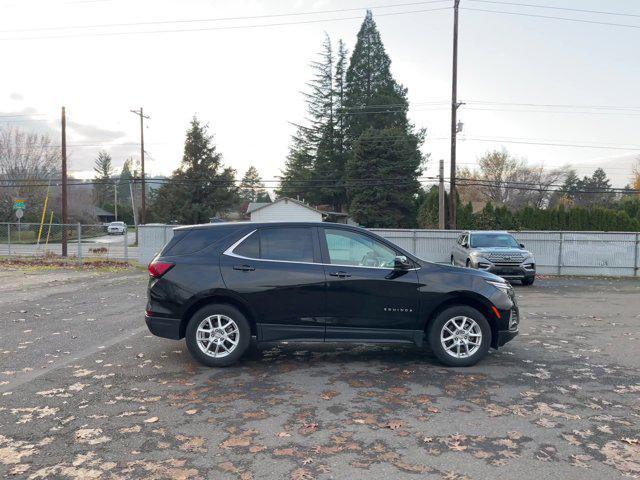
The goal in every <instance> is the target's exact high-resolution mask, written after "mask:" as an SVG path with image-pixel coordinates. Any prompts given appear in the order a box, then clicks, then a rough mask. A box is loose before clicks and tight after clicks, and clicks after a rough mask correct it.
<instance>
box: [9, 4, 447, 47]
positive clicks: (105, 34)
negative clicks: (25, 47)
mask: <svg viewBox="0 0 640 480" xmlns="http://www.w3.org/2000/svg"><path fill="white" fill-rule="evenodd" d="M450 9H451V7H440V8H428V9H421V10H406V11H401V12H387V13H378V14H377V16H378V17H388V16H394V15H407V14H415V13H425V12H436V11H444V10H450ZM361 19H362V17H361V16H357V17H355V16H354V17H340V18H326V19H318V20H301V21H296V22H279V23H261V24H250V25H226V26H220V27H200V28H185V29H179V30H176V29H165V30H137V31H136V30H134V31H126V32H94V33H91V32H89V33H79V34H63V35H46V36H31V37H2V38H0V41H6V40H46V39H58V38H81V37H110V36H120V35H147V34H158V33H184V32H205V31H214V30H238V29H245V28H264V27H283V26H288V25H307V24H314V23H324V22H335V21H343V20H361Z"/></svg>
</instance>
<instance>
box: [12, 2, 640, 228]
mask: <svg viewBox="0 0 640 480" xmlns="http://www.w3.org/2000/svg"><path fill="white" fill-rule="evenodd" d="M311 68H312V72H313V76H312V78H311V80H310V81H309V83H308V84H307V90H306V92H305V93H304V101H305V103H306V107H307V108H306V111H307V115H306V117H305V118H304V119H303V120H302V121H300V122H298V123H295V124H294V127H295V134H294V135H293V136H292V138H291V142H290V147H289V153H288V155H287V158H286V161H285V163H284V168H283V170H282V175H281V178H280V184H279V186H278V187H277V188H276V190H275V194H276V195H278V196H288V197H293V198H299V199H301V200H304V201H306V202H307V203H308V204H310V205H312V206H322V208H323V209H325V210H333V211H337V212H346V213H348V214H349V216H350V217H351V218H353V219H354V220H355V221H356V222H358V223H360V224H361V225H363V226H365V227H389V228H415V227H421V228H436V227H437V219H438V210H437V208H438V194H437V189H434V188H429V187H428V186H424V185H422V184H421V182H420V177H421V175H422V171H423V167H424V165H425V162H426V160H428V155H423V154H422V153H421V151H420V147H421V145H422V144H423V142H424V141H425V138H426V132H425V131H424V130H422V129H418V128H416V127H415V126H414V125H412V124H411V122H410V121H409V119H408V116H407V112H408V109H409V100H408V94H407V89H406V88H405V87H403V86H402V85H401V84H400V83H399V82H398V81H396V79H395V78H394V77H393V75H392V73H391V59H390V57H389V55H388V53H387V52H386V50H385V47H384V44H383V42H382V38H381V35H380V32H379V30H378V28H377V26H376V23H375V22H374V20H373V16H372V14H371V12H367V14H366V16H365V18H364V21H363V22H362V25H361V27H360V29H359V31H358V34H357V37H356V42H355V45H354V48H353V51H352V52H351V53H350V52H349V51H348V50H347V47H346V44H345V42H343V41H342V40H339V41H338V42H337V44H335V45H334V43H333V42H332V40H331V39H330V38H329V36H328V35H327V36H326V37H325V39H324V42H323V43H322V46H321V51H320V53H319V55H318V57H317V59H316V60H315V61H313V62H312V63H311ZM50 146H51V140H50V139H49V138H48V137H47V136H39V135H34V134H26V133H24V132H21V131H20V130H19V129H4V130H2V132H1V134H0V186H4V187H6V188H2V189H1V190H0V192H1V193H0V214H1V215H2V217H3V218H5V219H6V220H12V219H13V218H12V212H11V203H12V201H13V198H15V197H16V196H28V201H27V202H28V204H29V208H28V210H27V214H28V216H27V217H25V219H31V220H36V221H37V219H38V216H39V214H40V212H41V209H42V203H43V199H44V196H45V192H46V189H45V188H43V187H42V186H41V183H42V181H43V180H44V181H46V179H47V178H52V177H57V176H59V167H58V166H59V164H60V163H59V162H60V156H59V152H58V151H57V150H56V149H51V148H49V147H50ZM140 175H141V172H140V166H139V164H137V162H136V161H134V160H133V159H132V158H129V159H127V160H126V161H125V162H124V164H123V166H122V168H121V170H120V171H119V172H118V171H116V169H115V168H114V166H113V159H112V158H111V156H110V154H109V153H108V152H106V151H102V152H99V153H98V155H97V157H96V160H95V166H94V178H93V179H92V181H91V182H90V184H87V187H88V188H87V189H83V188H81V186H74V187H72V188H70V201H69V205H70V221H84V222H90V221H92V220H91V219H90V215H89V213H88V211H85V210H86V209H85V210H83V209H82V208H81V206H84V205H97V206H99V207H102V208H104V209H105V210H108V211H110V212H114V210H115V207H116V205H114V203H115V195H114V193H115V192H114V190H117V208H118V214H119V215H118V216H119V219H120V220H123V221H125V222H127V223H129V224H133V222H134V219H133V208H132V204H135V206H136V209H138V210H139V208H140V204H141V201H140V200H141V199H140V196H141V184H140V181H139V178H140ZM236 176H237V172H236V171H235V170H234V169H233V168H231V167H230V166H228V165H225V163H224V161H223V158H222V155H221V153H220V152H219V151H218V149H217V148H216V145H215V142H214V138H213V135H212V134H211V133H210V132H209V128H208V125H207V124H206V123H203V122H202V121H200V119H198V118H197V117H195V116H194V117H193V119H192V120H191V122H190V124H189V126H188V128H187V130H186V138H185V143H184V151H183V155H182V160H181V163H180V165H179V167H178V168H177V169H176V170H174V171H173V172H172V174H171V175H170V176H169V177H167V178H163V179H148V180H147V182H146V185H147V191H146V192H145V193H146V195H147V199H148V200H147V222H164V223H181V224H190V223H202V222H208V221H210V220H211V219H212V218H215V217H222V218H225V219H231V220H233V219H239V218H241V217H242V212H244V211H245V210H246V207H247V204H248V203H249V202H268V201H271V198H270V196H269V194H268V192H267V190H266V188H265V185H264V183H263V182H262V180H261V178H260V174H259V173H258V170H257V169H256V168H255V166H251V167H250V168H249V169H248V170H247V171H246V172H245V173H244V176H243V177H242V179H241V180H240V181H238V180H237V179H236ZM457 176H458V190H457V202H458V205H459V213H458V219H459V220H458V224H459V225H458V226H459V227H460V228H509V229H518V228H526V229H556V228H557V229H562V228H569V229H574V230H584V229H593V230H625V229H631V230H638V229H639V228H638V222H640V217H639V213H638V208H637V201H638V198H640V197H638V195H635V198H634V195H632V194H631V193H632V192H631V191H628V192H624V191H621V190H620V189H614V188H612V187H611V184H610V181H609V179H608V178H607V176H606V174H605V172H604V171H603V170H602V169H596V170H595V171H594V172H593V174H592V175H587V176H584V177H582V178H581V177H579V176H578V175H577V173H576V172H575V171H574V170H572V169H570V168H567V167H562V168H555V169H547V168H543V166H541V165H540V166H530V165H528V164H527V162H526V161H524V160H523V159H520V158H517V157H514V156H513V155H511V154H510V153H509V152H507V151H506V150H499V151H490V152H487V153H486V154H485V155H483V156H482V157H481V158H480V159H479V162H478V167H477V168H476V169H460V170H459V171H458V175H457ZM18 181H20V182H21V183H20V184H19V185H18V184H17V183H16V182H18ZM37 183H40V186H37ZM631 188H635V189H636V192H637V190H639V189H640V163H639V168H638V169H636V170H635V171H634V177H633V180H632V183H631ZM53 190H54V192H53V202H52V204H53V205H58V204H59V191H58V190H56V188H54V189H53ZM131 192H133V199H132V198H131ZM50 200H51V199H50ZM132 200H133V201H132ZM446 205H448V203H447V204H446ZM447 214H448V212H447ZM56 218H57V219H59V216H58V211H56Z"/></svg>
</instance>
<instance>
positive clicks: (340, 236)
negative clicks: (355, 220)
mask: <svg viewBox="0 0 640 480" xmlns="http://www.w3.org/2000/svg"><path fill="white" fill-rule="evenodd" d="M325 237H326V239H327V249H328V251H329V262H330V263H331V264H332V265H344V266H354V267H377V268H393V266H394V258H395V257H396V252H395V251H394V250H392V249H391V248H389V247H387V246H386V245H384V244H383V243H380V242H378V241H377V240H375V239H373V238H371V237H369V236H367V235H362V234H361V233H356V232H351V231H347V230H338V229H331V228H327V229H325Z"/></svg>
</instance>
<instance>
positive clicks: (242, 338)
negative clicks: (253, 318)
mask: <svg viewBox="0 0 640 480" xmlns="http://www.w3.org/2000/svg"><path fill="white" fill-rule="evenodd" d="M211 315H224V316H226V317H229V318H230V319H231V320H233V321H234V322H235V323H236V325H237V326H238V337H237V340H238V344H237V345H236V347H235V348H234V349H233V350H232V351H231V353H229V354H228V355H226V356H224V357H218V358H215V357H212V356H209V355H207V354H205V353H204V352H203V351H202V350H201V349H200V346H199V345H198V340H197V338H196V335H197V330H198V326H199V325H200V323H201V322H202V321H203V320H204V319H206V318H207V317H209V316H211ZM185 341H186V343H187V348H188V349H189V352H190V353H191V356H192V357H193V358H194V359H196V360H197V361H198V362H200V363H202V364H203V365H206V366H207V367H228V366H229V365H232V364H234V363H235V362H237V361H238V360H239V359H240V357H242V355H243V354H244V353H245V351H246V350H247V348H248V347H249V343H250V342H251V327H250V326H249V322H248V321H247V319H246V318H245V316H244V315H243V314H242V313H241V312H240V311H239V310H238V309H237V308H235V307H232V306H231V305H226V304H224V303H214V304H211V305H206V306H204V307H202V308H201V309H200V310H198V311H197V312H196V313H194V314H193V316H192V317H191V319H190V320H189V324H188V325H187V329H186V332H185Z"/></svg>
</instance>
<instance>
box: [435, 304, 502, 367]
mask: <svg viewBox="0 0 640 480" xmlns="http://www.w3.org/2000/svg"><path fill="white" fill-rule="evenodd" d="M428 333H429V345H430V347H431V350H432V351H433V353H434V354H435V355H436V356H437V357H438V360H440V361H441V362H442V363H444V364H445V365H448V366H450V367H469V366H471V365H475V364H476V363H478V362H479V361H480V360H482V359H483V358H484V357H485V356H486V355H487V352H488V351H489V346H490V345H491V327H490V326H489V322H488V321H487V319H486V318H485V317H484V315H482V314H481V313H480V312H479V311H478V310H476V309H475V308H472V307H468V306H466V305H459V306H453V307H449V308H447V309H446V310H443V311H442V312H440V313H439V314H438V316H437V317H436V318H435V320H434V321H433V322H432V323H431V326H430V327H429V332H428Z"/></svg>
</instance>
